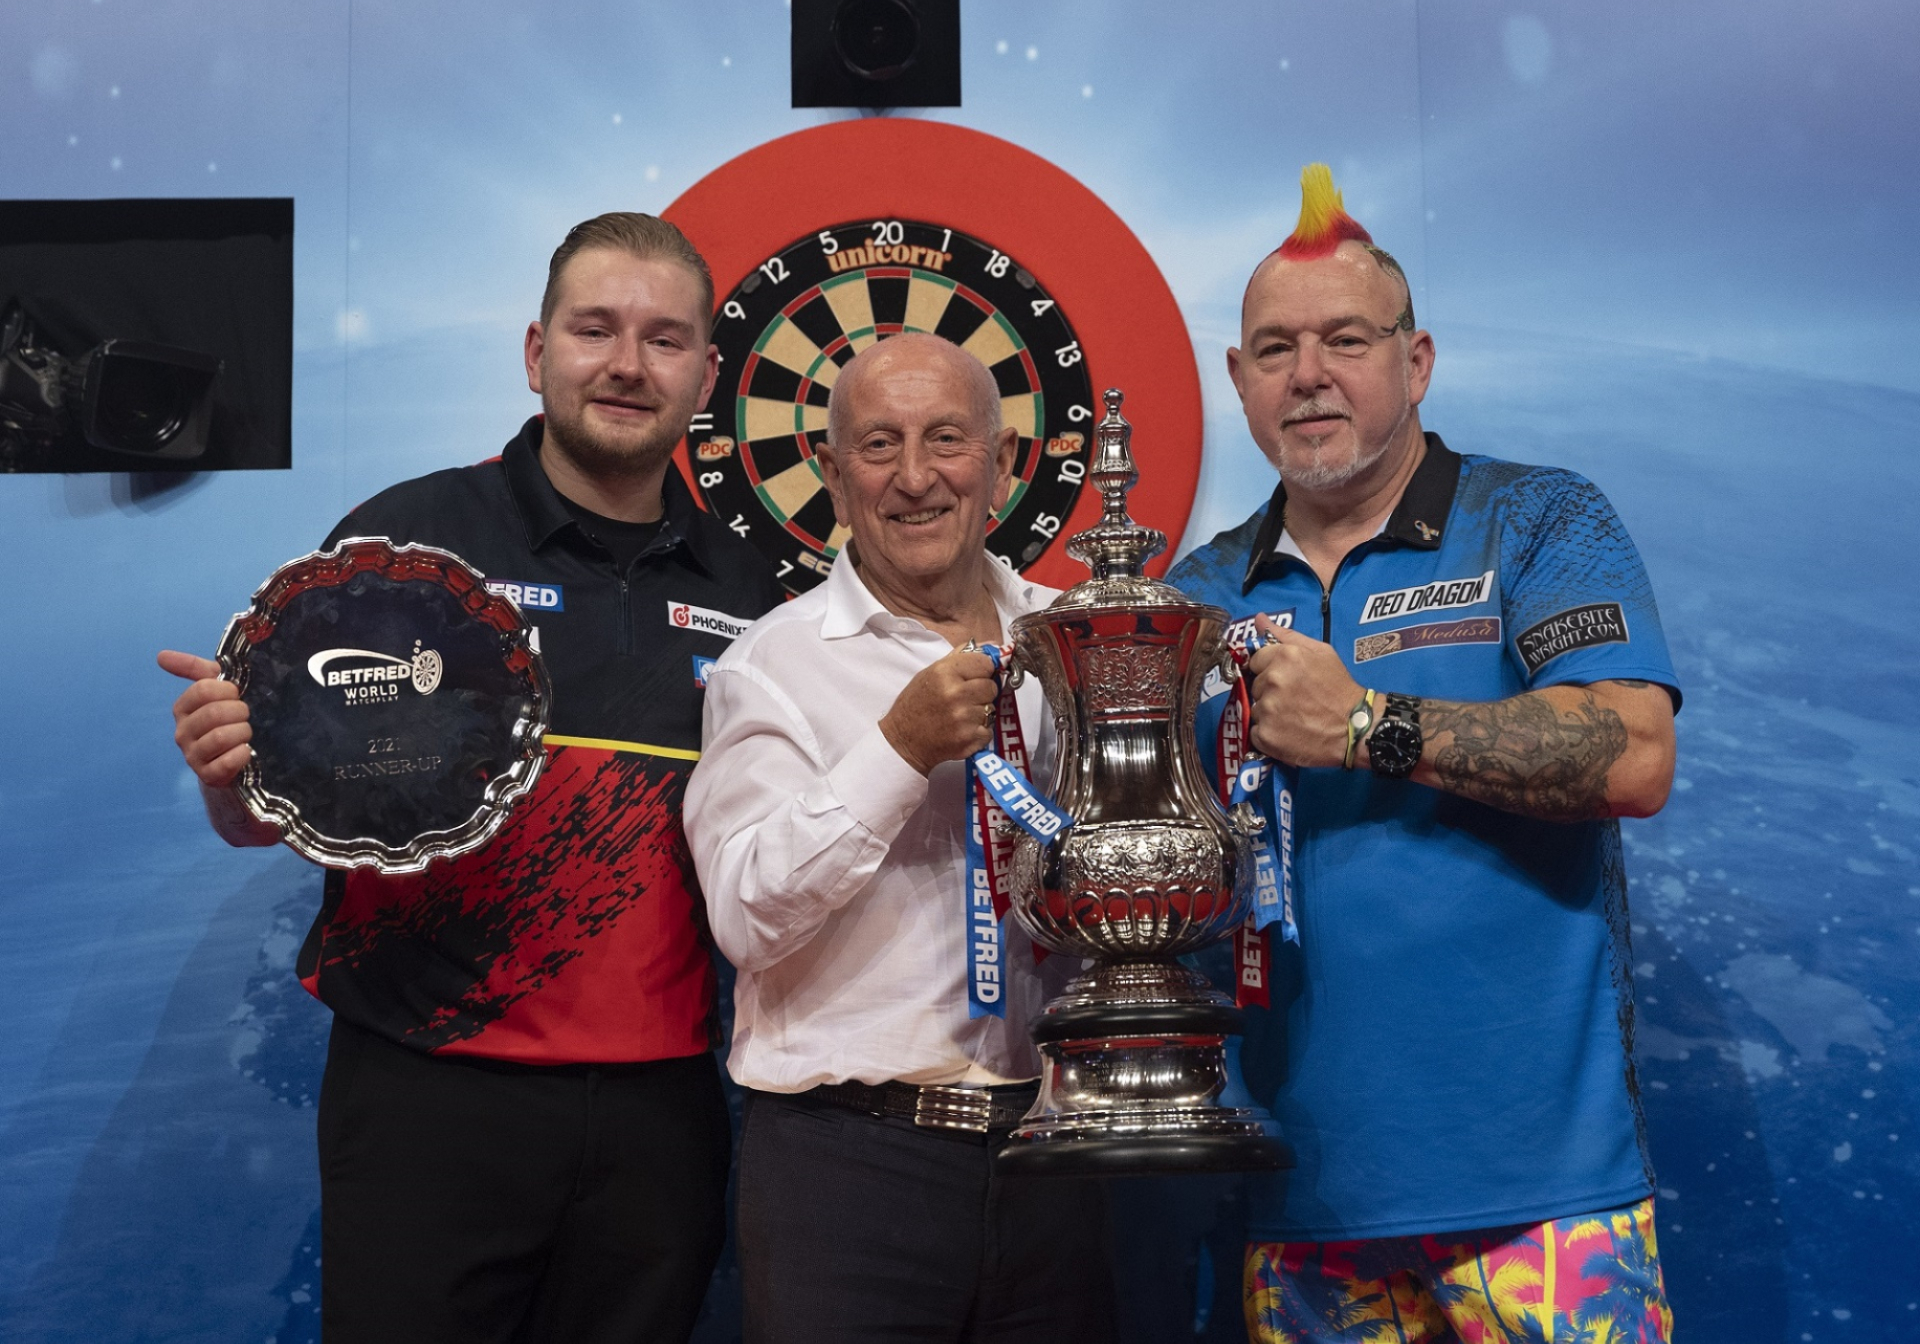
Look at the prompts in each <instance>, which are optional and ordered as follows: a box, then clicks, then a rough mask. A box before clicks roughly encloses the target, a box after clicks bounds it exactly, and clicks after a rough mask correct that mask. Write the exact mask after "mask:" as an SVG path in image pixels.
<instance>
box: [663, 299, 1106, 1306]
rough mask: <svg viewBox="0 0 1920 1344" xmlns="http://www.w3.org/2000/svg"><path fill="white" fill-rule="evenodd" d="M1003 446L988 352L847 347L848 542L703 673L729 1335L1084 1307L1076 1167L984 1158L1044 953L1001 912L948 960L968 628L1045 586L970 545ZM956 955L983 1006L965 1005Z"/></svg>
mask: <svg viewBox="0 0 1920 1344" xmlns="http://www.w3.org/2000/svg"><path fill="white" fill-rule="evenodd" d="M1015 445H1016V435H1015V431H1014V430H1012V429H1010V428H1005V427H1003V426H1002V424H1001V416H1000V401H999V394H998V390H997V389H996V387H995V385H994V381H993V377H992V375H991V374H990V373H988V371H987V370H986V368H985V367H984V366H982V365H981V364H980V362H979V361H978V360H976V359H974V358H973V356H971V355H969V354H966V353H965V352H963V351H961V350H960V349H959V348H957V347H956V346H954V345H952V344H951V343H950V342H947V341H945V340H942V339H940V338H938V337H935V336H929V335H922V334H912V333H909V334H903V335H900V336H896V337H892V338H890V339H888V340H886V341H883V342H881V343H879V344H876V345H873V346H870V347H868V348H867V349H866V350H865V351H863V352H861V353H860V354H859V355H858V356H856V357H855V358H854V359H853V360H852V361H850V362H849V363H848V364H847V365H846V366H845V367H844V368H842V369H841V370H840V371H839V376H838V379H837V381H836V383H835V385H834V388H833V392H832V399H831V402H830V404H829V408H828V442H827V444H826V445H825V446H824V447H823V448H822V450H821V452H820V456H819V462H820V466H821V469H822V474H823V475H824V477H825V479H826V484H827V487H828V489H829V491H830V492H831V493H832V497H833V501H834V509H835V513H836V515H837V517H838V519H839V521H840V523H841V524H842V525H843V526H844V527H845V528H847V529H848V530H849V532H850V533H851V541H850V544H849V545H848V546H847V547H846V549H845V550H844V551H843V553H842V558H841V562H840V563H838V564H836V565H835V566H834V567H833V570H832V572H831V573H830V574H829V576H828V578H827V581H826V583H824V584H822V585H821V586H820V587H819V588H817V589H815V590H814V591H812V592H810V593H807V594H806V595H804V596H802V597H800V598H797V599H796V600H794V601H793V602H790V603H788V604H787V605H786V606H785V607H784V608H782V609H780V610H779V611H776V612H774V613H772V614H770V615H769V616H767V617H765V618H764V619H762V620H761V621H760V622H759V623H758V624H756V625H755V626H754V627H753V628H752V629H751V630H749V631H748V632H747V633H746V634H745V635H743V636H741V637H740V639H739V640H738V641H737V642H736V643H735V644H734V646H733V648H732V649H731V650H729V651H728V653H727V654H726V655H725V656H724V657H723V658H721V660H720V662H719V664H718V666H717V667H715V668H714V670H713V672H712V674H711V676H710V678H709V680H708V684H707V704H706V734H705V749H704V754H703V757H702V760H701V763H700V765H699V767H698V768H697V769H696V770H695V771H694V774H693V778H692V781H691V783H690V784H689V786H688V790H687V798H686V826H687V834H688V837H689V839H690V841H691V843H692V846H693V851H694V858H695V862H696V863H697V864H698V866H699V871H700V877H701V884H702V886H703V888H704V889H705V892H706V899H707V909H708V913H709V915H710V916H711V920H712V927H713V933H714V938H715V940H716V941H717V942H718V943H719V945H720V949H721V951H723V952H724V953H726V955H727V957H728V959H729V960H731V961H732V962H733V963H734V965H735V966H736V967H738V968H739V978H738V981H737V985H736V989H735V992H734V1007H735V1020H734V1039H733V1049H732V1054H731V1058H730V1061H729V1068H730V1070H731V1072H732V1073H733V1076H734V1078H735V1079H736V1080H737V1081H738V1082H739V1083H740V1084H741V1085H742V1086H743V1087H745V1088H747V1089H748V1097H747V1120H746V1129H745V1133H744V1135H743V1137H742V1141H741V1156H740V1192H739V1220H738V1233H739V1245H740V1261H741V1270H742V1275H743V1279H744V1285H743V1286H744V1292H745V1301H746V1338H747V1340H748V1341H749V1344H753V1342H754V1341H775V1340H778V1341H811V1340H846V1339H860V1340H889V1339H903V1340H904V1339H914V1340H954V1341H960V1340H987V1339H993V1340H1023V1341H1025V1340H1031V1341H1034V1342H1035V1344H1041V1342H1042V1341H1044V1342H1045V1344H1059V1341H1071V1340H1080V1339H1086V1340H1105V1339H1109V1338H1111V1335H1112V1307H1111V1280H1110V1275H1109V1273H1108V1271H1107V1268H1106V1245H1105V1217H1104V1204H1103V1201H1102V1199H1101V1196H1100V1193H1099V1191H1098V1189H1097V1187H1094V1186H1093V1185H1091V1184H1090V1183H1082V1182H1076V1181H1058V1180H1047V1181H1041V1182H1037V1183H1035V1182H1030V1181H1020V1180H1017V1179H1016V1180H1014V1181H1010V1182H1004V1183H1003V1182H1002V1181H1000V1180H999V1179H998V1178H997V1177H995V1176H994V1174H993V1170H992V1164H991V1156H992V1151H993V1149H994V1148H996V1147H998V1146H999V1144H1000V1142H1001V1141H1002V1140H1003V1139H1004V1137H1005V1131H1006V1129H1007V1128H1009V1127H1011V1125H1012V1124H1013V1123H1014V1122H1015V1121H1016V1120H1017V1119H1018V1118H1019V1116H1020V1114H1021V1113H1022V1112H1024V1111H1025V1109H1026V1107H1027V1105H1028V1104H1029V1103H1030V1102H1031V1101H1032V1098H1033V1086H1032V1082H1031V1080H1032V1079H1033V1078H1034V1077H1035V1076H1036V1075H1037V1074H1038V1072H1039V1063H1038V1059H1037V1056H1036V1055H1035V1052H1034V1049H1033V1046H1032V1044H1031V1043H1030V1042H1029V1040H1028V1038H1027V1033H1026V1023H1027V1020H1028V1019H1029V1018H1030V1017H1031V1016H1032V1015H1033V1014H1034V1013H1035V1012H1037V1011H1038V1010H1039V1008H1040V1006H1041V1004H1042V1003H1043V1002H1044V1001H1045V999H1046V998H1047V996H1048V995H1049V994H1050V993H1053V992H1057V991H1058V989H1059V987H1060V985H1061V983H1063V982H1064V980H1065V979H1066V977H1067V975H1068V974H1069V973H1070V970H1071V968H1070V967H1068V966H1066V965H1063V964H1062V961H1063V959H1058V958H1056V959H1054V960H1052V961H1048V962H1045V963H1044V964H1043V965H1042V966H1036V962H1035V956H1034V950H1033V948H1032V946H1031V945H1030V944H1029V942H1028V941H1027V938H1026V936H1025V934H1024V933H1023V932H1021V931H1020V930H1019V929H1018V927H1017V925H1016V924H1015V923H1014V922H1013V921H1012V920H1011V919H1007V920H1003V921H1002V925H1001V927H1002V936H1001V938H1000V952H999V955H998V959H997V961H996V962H995V963H994V967H995V969H993V970H992V971H982V970H981V968H980V967H979V965H978V963H977V960H976V963H975V965H974V968H973V974H972V976H971V977H970V971H969V929H970V923H971V910H970V903H969V884H968V880H967V875H966V874H967V866H966V839H967V832H968V828H969V826H970V824H972V823H973V821H974V819H975V818H974V816H973V814H972V813H971V812H970V809H971V808H972V807H974V805H975V803H974V798H975V795H974V791H973V789H972V787H971V782H970V780H969V777H968V775H967V771H966V762H967V760H968V758H969V757H971V756H972V754H973V753H974V752H976V751H978V750H980V749H981V748H983V747H986V746H987V745H989V743H990V741H992V740H993V733H992V731H991V729H992V724H993V720H994V718H995V717H996V701H997V699H998V693H997V687H996V683H995V679H994V668H993V664H992V662H991V661H990V660H989V659H988V658H987V656H986V655H984V654H982V653H979V652H977V651H976V646H978V645H983V644H1005V643H1006V642H1007V641H1008V639H1009V637H1010V635H1011V626H1012V622H1013V620H1014V618H1015V617H1017V616H1019V615H1021V614H1023V613H1025V612H1029V611H1034V610H1037V609H1038V608H1041V607H1044V606H1045V605H1046V604H1047V603H1048V602H1049V601H1050V600H1051V599H1052V598H1053V596H1054V593H1053V591H1052V590H1051V589H1047V588H1043V587H1039V586H1038V585H1035V584H1031V583H1027V582H1025V581H1023V580H1022V579H1021V578H1020V577H1019V576H1018V575H1016V574H1014V573H1013V572H1012V571H1011V570H1009V569H1007V568H1006V567H1004V566H1002V565H1000V564H999V563H997V562H996V561H995V560H994V559H993V558H992V557H991V556H990V555H989V554H988V553H987V551H986V549H985V537H986V527H987V520H988V518H989V517H990V516H991V512H992V509H993V508H994V507H995V506H997V505H998V504H1000V503H1001V502H1003V501H1004V500H1005V498H1006V495H1007V491H1008V490H1009V488H1010V483H1011V471H1012V466H1013V459H1014V449H1015ZM1013 700H1014V703H1015V704H1016V705H1017V714H1016V713H1015V712H1014V710H1013V709H1012V708H1011V707H1008V706H1005V705H1002V706H1001V708H1000V710H999V717H1000V719H1001V721H1002V723H1003V725H1007V726H1013V725H1012V724H1011V723H1009V721H1010V720H1013V719H1017V720H1018V728H1019V729H1020V731H1021V735H1022V736H1023V737H1024V738H1025V740H1026V741H1027V742H1029V743H1031V744H1032V746H1033V748H1034V749H1035V760H1034V764H1035V766H1036V774H1037V775H1038V777H1039V778H1040V779H1041V780H1043V781H1044V779H1045V778H1046V777H1047V775H1048V773H1049V771H1048V766H1049V765H1050V758H1051V749H1052V740H1051V738H1052V735H1051V731H1050V728H1049V727H1048V720H1047V716H1046V712H1045V703H1044V699H1043V697H1042V696H1041V694H1040V691H1039V688H1038V687H1037V686H1036V685H1034V684H1033V683H1031V682H1029V683H1028V684H1027V685H1026V686H1024V687H1022V688H1021V690H1020V691H1019V692H1018V693H1017V695H1016V696H1014V697H1013ZM982 975H984V976H986V977H987V984H986V986H985V993H984V995H981V996H980V997H984V998H986V999H988V1000H990V1001H992V1002H993V1004H994V1005H995V1006H998V1007H1002V1008H1003V1009H1004V1016H996V1015H993V1013H992V1012H990V1011H980V1010H979V1009H977V1008H976V1009H974V1010H972V1011H970V1008H969V984H970V983H975V984H978V981H979V977H980V976H982ZM996 991H997V993H996Z"/></svg>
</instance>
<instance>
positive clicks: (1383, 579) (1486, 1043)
mask: <svg viewBox="0 0 1920 1344" xmlns="http://www.w3.org/2000/svg"><path fill="white" fill-rule="evenodd" d="M1285 506H1286V495H1285V491H1284V488H1282V489H1278V490H1276V491H1275V492H1274V496H1273V499H1272V500H1271V501H1270V502H1269V503H1268V504H1267V505H1266V506H1265V507H1263V508H1262V509H1261V510H1260V511H1259V512H1256V513H1255V514H1254V515H1253V517H1251V518H1249V519H1248V520H1247V521H1246V522H1245V523H1243V524H1241V525H1240V526H1239V527H1237V528H1234V529H1233V530H1231V531H1228V532H1223V533H1221V534H1220V535H1219V536H1218V537H1216V538H1214V540H1213V541H1212V542H1211V543H1209V544H1208V545H1207V546H1205V547H1202V548H1201V549H1200V550H1198V551H1195V552H1194V553H1193V554H1192V555H1190V556H1188V557H1187V558H1186V559H1185V560H1184V561H1182V562H1181V563H1180V564H1179V565H1177V566H1176V567H1175V568H1174V570H1173V572H1172V573H1171V574H1170V575H1169V576H1168V577H1169V579H1170V581H1171V582H1173V583H1174V584H1176V585H1178V586H1179V587H1181V588H1182V589H1184V590H1185V591H1186V592H1188V593H1189V594H1191V595H1192V596H1194V597H1197V598H1200V599H1203V600H1205V601H1208V602H1213V603H1217V604H1218V605H1220V606H1223V607H1225V608H1227V610H1228V613H1229V614H1230V615H1231V616H1232V617H1234V618H1235V619H1237V620H1247V621H1248V623H1247V625H1246V626H1243V627H1241V630H1242V631H1243V632H1244V630H1246V629H1247V628H1250V624H1251V622H1250V620H1248V618H1250V617H1252V616H1253V615H1254V614H1255V613H1257V612H1266V613H1269V614H1270V615H1273V616H1275V617H1276V618H1277V619H1280V620H1281V621H1282V622H1283V623H1286V622H1288V621H1290V623H1291V625H1292V627H1293V628H1294V629H1295V630H1298V631H1300V632H1302V633H1305V634H1309V635H1313V636H1315V637H1317V638H1320V639H1324V640H1326V641H1327V642H1328V643H1330V644H1331V645H1332V646H1333V647H1334V649H1335V650H1336V651H1338V653H1339V654H1340V657H1341V658H1342V660H1343V661H1345V662H1346V664H1347V666H1348V668H1349V669H1350V670H1351V671H1352V673H1353V675H1354V678H1355V679H1356V680H1357V681H1359V682H1360V684H1361V685H1363V686H1368V687H1372V688H1374V689H1376V690H1380V691H1398V692H1401V693H1403V694H1409V695H1418V696H1426V697H1432V698H1436V699H1445V700H1497V699H1502V698H1504V697H1507V696H1512V695H1517V694H1519V693H1521V692H1523V691H1527V690H1531V689H1535V688H1538V687H1542V686H1553V685H1560V684H1564V683H1569V682H1571V683H1589V682H1595V681H1601V680H1608V679H1615V678H1620V679H1639V680H1645V681H1651V682H1657V683H1659V684H1661V685H1663V686H1666V687H1669V688H1673V687H1675V686H1676V684H1677V683H1676V680H1675V677H1674V674H1673V667H1672V663H1671V661H1670V659H1669V658H1668V656H1667V648H1666V641H1665V639H1664V637H1663V636H1662V634H1661V630H1660V618H1659V614H1658V613H1657V612H1656V611H1655V609H1654V602H1653V591H1652V589H1651V587H1650V586H1649V585H1648V582H1647V576H1646V572H1645V570H1644V569H1643V568H1642V566H1641V563H1640V558H1639V555H1638V554H1637V553H1636V551H1635V550H1634V547H1633V543H1632V541H1631V540H1630V539H1629V538H1628V536H1627V533H1626V529H1625V528H1624V527H1622V526H1621V524H1620V520H1619V518H1618V516H1617V515H1616V514H1615V513H1614V511H1613V508H1612V506H1611V505H1609V504H1608V503H1607V500H1606V498H1605V496H1603V495H1602V494H1601V493H1600V492H1599V491H1598V490H1597V489H1595V488H1594V487H1593V485H1591V484H1590V483H1589V482H1587V481H1586V480H1583V479H1582V478H1581V477H1579V476H1577V475H1574V474H1573V473H1571V472H1567V471H1561V470H1557V469H1551V468H1544V467H1529V466H1521V465H1518V464H1516V463H1511V462H1501V461H1497V460H1495V459H1493V458H1488V457H1478V456H1472V455H1467V456H1462V455H1460V454H1456V453H1454V452H1452V451H1450V450H1449V449H1448V448H1447V447H1446V445H1445V444H1443V443H1442V442H1441V441H1440V439H1439V437H1438V436H1437V435H1432V434H1429V435H1428V436H1427V452H1426V455H1425V457H1424V458H1423V460H1422V462H1421V464H1420V466H1419V467H1418V469H1417V470H1416V471H1415V474H1414V476H1413V478H1412V480H1411V481H1410V482H1409V483H1408V487H1407V490H1406V493H1405V494H1404V495H1403V496H1402V498H1401V501H1400V504H1399V505H1398V506H1397V507H1396V509H1395V510H1394V513H1393V515H1392V517H1391V518H1390V519H1389V520H1388V522H1387V525H1386V527H1385V528H1384V529H1383V530H1382V531H1381V532H1380V534H1379V535H1377V536H1375V537H1373V538H1372V539H1370V540H1369V541H1367V542H1365V543H1363V544H1362V545H1360V546H1358V547H1356V548H1355V549H1354V550H1353V551H1352V552H1351V553H1350V554H1349V555H1348V556H1347V558H1346V559H1345V560H1344V561H1343V562H1342V563H1341V565H1340V568H1339V570H1338V572H1337V573H1336V574H1335V576H1334V581H1333V585H1332V587H1331V588H1330V589H1323V588H1322V586H1321V583H1320V580H1319V578H1318V577H1317V576H1316V575H1315V574H1314V573H1313V571H1312V570H1311V569H1310V568H1309V567H1308V565H1307V564H1306V563H1305V562H1304V561H1303V560H1301V559H1300V558H1299V557H1298V556H1295V555H1291V554H1287V553H1284V552H1281V551H1278V550H1276V546H1277V545H1278V543H1279V541H1280V538H1281V534H1282V531H1283V519H1284V516H1285ZM1675 698H1676V703H1677V701H1678V692H1677V691H1675ZM1224 704H1225V697H1224V696H1221V695H1215V696H1213V697H1211V698H1210V699H1208V700H1207V701H1205V702H1204V703H1203V705H1202V708H1201V715H1200V732H1201V741H1202V742H1203V743H1207V744H1211V743H1212V742H1213V741H1214V740H1215V736H1214V735H1215V733H1216V731H1217V728H1218V724H1219V719H1220V711H1221V709H1222V707H1223V706H1224ZM1269 824H1272V818H1271V817H1269ZM1295 827H1296V830H1295V874H1296V879H1297V885H1296V894H1297V916H1298V919H1299V927H1300V943H1299V945H1298V946H1297V947H1296V946H1292V945H1287V946H1282V947H1275V948H1274V949H1273V950H1274V954H1275V955H1274V958H1273V963H1274V965H1273V979H1272V991H1271V992H1272V1000H1273V1006H1272V1009H1271V1011H1268V1012H1261V1011H1258V1010H1255V1011H1253V1012H1251V1013H1250V1014H1249V1019H1250V1020H1249V1027H1248V1031H1247V1035H1246V1040H1245V1046H1244V1052H1243V1063H1244V1067H1245V1072H1246V1076H1247V1081H1248V1084H1249V1086H1250V1088H1251V1089H1252V1090H1253V1092H1254V1094H1255V1095H1256V1096H1257V1097H1258V1098H1259V1099H1260V1100H1261V1101H1262V1102H1263V1103H1264V1104H1266V1105H1268V1106H1269V1107H1270V1108H1271V1109H1272V1111H1273V1114H1274V1116H1275V1118H1276V1119H1278V1120H1279V1121H1280V1123H1281V1125H1282V1126H1283V1128H1284V1130H1285V1132H1286V1135H1287V1137H1288V1139H1290V1140H1291V1141H1292V1143H1293V1144H1294V1146H1295V1148H1296V1149H1297V1150H1298V1152H1299V1157H1300V1165H1299V1167H1298V1168H1297V1169H1296V1170H1294V1171H1293V1172H1291V1173H1286V1174H1283V1175H1280V1176H1277V1177H1271V1178H1267V1177H1262V1178H1259V1180H1258V1181H1257V1183H1256V1186H1255V1198H1254V1203H1253V1208H1252V1216H1251V1219H1250V1226H1249V1230H1250V1234H1251V1235H1252V1236H1253V1237H1254V1238H1255V1239H1257V1240H1276V1241H1277V1240H1294V1241H1331V1240H1346V1239H1353V1238H1366V1237H1382V1236H1399V1235H1408V1234H1414V1233H1425V1232H1445V1231H1453V1230H1459V1229H1466V1228H1480V1227H1495V1226H1501V1225H1507V1224H1520V1223H1534V1222H1540V1221H1544V1220H1545V1219H1548V1218H1554V1217H1559V1216H1563V1215H1568V1214H1575V1213H1582V1212H1588V1211H1592V1210H1598V1209H1605V1208H1611V1207H1616V1206H1619V1205H1622V1204H1627V1203H1631V1202H1632V1201H1634V1200H1637V1199H1640V1198H1642V1197H1643V1196H1645V1195H1646V1194H1647V1193H1648V1191H1649V1190H1650V1189H1651V1188H1652V1176H1651V1171H1650V1169H1649V1167H1648V1165H1647V1162H1646V1153H1645V1129H1644V1124H1643V1122H1642V1118H1641V1113H1640V1103H1639V1092H1638V1086H1637V1084H1636V1081H1635V1078H1634V1072H1633V1062H1632V1037H1633V982H1632V970H1631V965H1632V961H1631V950H1630V948H1629V944H1628V929H1627V914H1626V877H1625V872H1624V869H1623V867H1622V864H1621V856H1620V832H1619V827H1618V825H1617V824H1616V823H1614V822H1612V821H1603V822H1602V821H1596V822H1579V823H1556V822H1544V821H1531V820H1528V819H1526V818H1523V817H1516V816H1513V815H1511V814H1509V813H1505V812H1500V811H1497V810H1495V809H1493V808H1490V807H1487V806H1484V805H1482V804H1480V803H1476V802H1472V801H1469V800H1467V799H1465V798H1460V797H1456V796H1454V795H1451V794H1447V793H1442V792H1440V791H1439V790H1436V789H1431V788H1427V787H1425V786H1423V785H1419V784H1414V783H1411V782H1408V781H1403V780H1402V781H1396V780H1385V779H1377V778H1375V777H1373V776H1372V775H1371V774H1370V773H1368V772H1366V771H1364V770H1362V771H1353V772H1346V771H1341V770H1305V771H1302V772H1301V780H1300V788H1299V797H1298V800H1297V804H1296V819H1295ZM1275 941H1276V942H1277V941H1278V940H1275Z"/></svg>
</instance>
